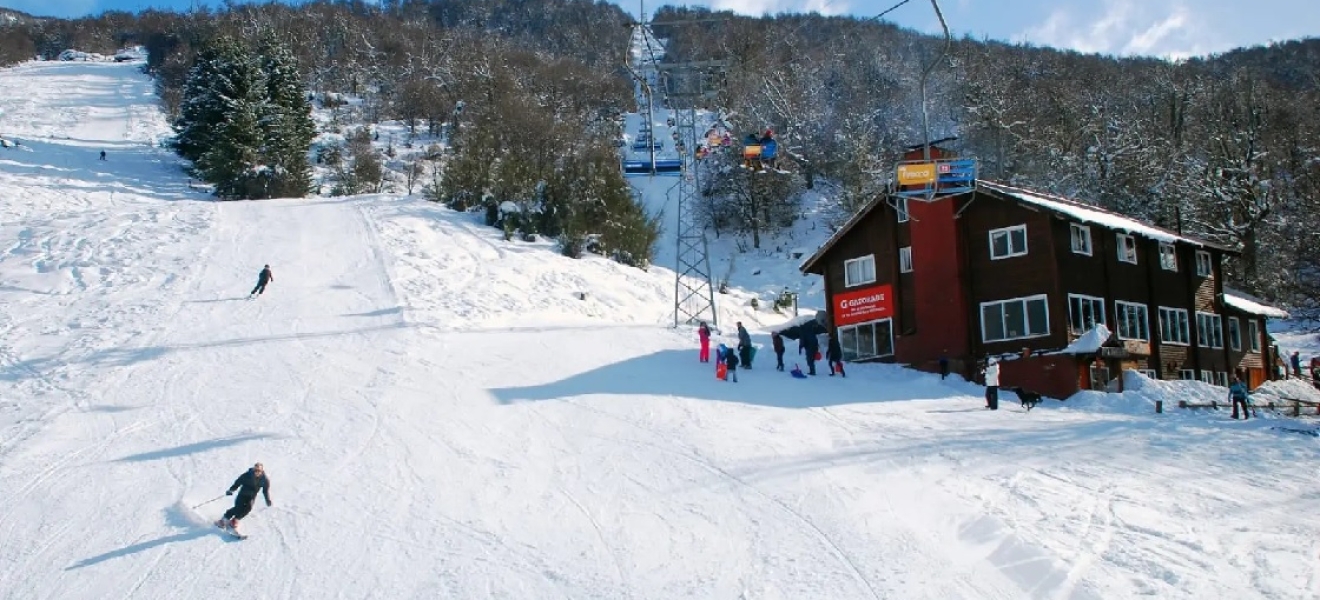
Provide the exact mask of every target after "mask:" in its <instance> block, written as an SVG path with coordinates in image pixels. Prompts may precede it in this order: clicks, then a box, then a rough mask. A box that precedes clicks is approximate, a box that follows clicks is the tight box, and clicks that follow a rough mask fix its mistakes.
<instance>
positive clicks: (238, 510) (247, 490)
mask: <svg viewBox="0 0 1320 600" xmlns="http://www.w3.org/2000/svg"><path fill="white" fill-rule="evenodd" d="M234 490H238V497H237V498H234V507H233V508H231V509H229V510H227V511H225V516H224V517H223V518H221V519H220V520H219V521H216V522H215V525H216V527H222V528H223V527H228V528H230V529H233V530H234V531H235V532H237V531H238V522H239V521H240V520H241V519H242V518H243V517H246V516H248V513H250V512H252V503H253V502H254V501H256V499H257V492H258V491H260V492H261V494H262V495H263V496H265V497H266V506H270V479H269V478H267V477H266V469H265V467H263V466H261V463H257V464H256V465H254V466H253V467H252V468H251V469H248V470H247V472H245V473H243V474H242V475H239V476H238V479H235V480H234V485H231V486H229V489H228V490H227V491H225V495H226V496H232V495H233V494H234Z"/></svg>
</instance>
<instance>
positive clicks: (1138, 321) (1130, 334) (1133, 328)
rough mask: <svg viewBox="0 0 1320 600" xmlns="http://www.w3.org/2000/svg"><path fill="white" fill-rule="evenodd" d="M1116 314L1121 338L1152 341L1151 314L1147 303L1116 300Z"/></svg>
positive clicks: (1116, 322)
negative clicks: (1147, 309) (1147, 310)
mask: <svg viewBox="0 0 1320 600" xmlns="http://www.w3.org/2000/svg"><path fill="white" fill-rule="evenodd" d="M1114 316H1115V317H1116V318H1115V319H1114V323H1115V324H1117V325H1118V337H1119V338H1120V339H1124V340H1141V341H1143V342H1149V341H1150V315H1149V313H1147V312H1146V305H1145V304H1137V303H1135V302H1124V301H1122V300H1115V301H1114Z"/></svg>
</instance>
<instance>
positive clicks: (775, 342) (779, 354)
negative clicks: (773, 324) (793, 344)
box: [770, 331, 784, 371]
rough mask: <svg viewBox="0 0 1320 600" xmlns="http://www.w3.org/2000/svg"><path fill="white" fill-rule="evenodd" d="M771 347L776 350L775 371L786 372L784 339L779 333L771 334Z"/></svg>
mask: <svg viewBox="0 0 1320 600" xmlns="http://www.w3.org/2000/svg"><path fill="white" fill-rule="evenodd" d="M770 345H771V347H773V348H774V350H775V370H776V371H783V370H784V337H783V336H781V335H779V332H778V331H774V332H771V333H770Z"/></svg>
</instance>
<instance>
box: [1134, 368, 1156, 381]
mask: <svg viewBox="0 0 1320 600" xmlns="http://www.w3.org/2000/svg"><path fill="white" fill-rule="evenodd" d="M1136 371H1137V372H1138V373H1141V374H1142V375H1145V376H1146V377H1149V378H1151V379H1159V378H1160V374H1159V373H1156V372H1155V369H1136Z"/></svg>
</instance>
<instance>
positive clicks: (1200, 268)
mask: <svg viewBox="0 0 1320 600" xmlns="http://www.w3.org/2000/svg"><path fill="white" fill-rule="evenodd" d="M1213 272H1214V271H1213V269H1212V265H1211V262H1210V253H1209V252H1206V251H1205V250H1197V251H1196V276H1197V277H1209V276H1210V275H1211V274H1212V273H1213Z"/></svg>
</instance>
